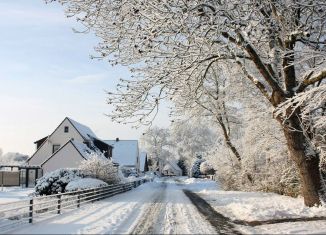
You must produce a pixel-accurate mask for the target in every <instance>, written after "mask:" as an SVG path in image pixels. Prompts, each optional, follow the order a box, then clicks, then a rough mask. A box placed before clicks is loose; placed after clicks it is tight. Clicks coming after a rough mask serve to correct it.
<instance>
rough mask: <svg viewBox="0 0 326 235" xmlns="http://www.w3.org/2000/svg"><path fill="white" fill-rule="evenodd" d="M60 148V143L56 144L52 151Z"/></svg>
mask: <svg viewBox="0 0 326 235" xmlns="http://www.w3.org/2000/svg"><path fill="white" fill-rule="evenodd" d="M59 148H60V144H54V145H53V148H52V153H55V152H56V151H58V150H59Z"/></svg>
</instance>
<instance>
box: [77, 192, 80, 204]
mask: <svg viewBox="0 0 326 235" xmlns="http://www.w3.org/2000/svg"><path fill="white" fill-rule="evenodd" d="M79 207H80V194H79V193H78V195H77V208H79Z"/></svg>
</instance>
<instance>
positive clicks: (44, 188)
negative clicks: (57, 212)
mask: <svg viewBox="0 0 326 235" xmlns="http://www.w3.org/2000/svg"><path fill="white" fill-rule="evenodd" d="M82 177H83V174H81V172H80V171H79V170H78V169H58V170H55V171H52V172H49V173H47V174H45V175H44V176H43V177H41V178H39V179H38V180H37V182H36V185H35V193H36V195H51V194H56V193H63V192H65V188H66V186H67V185H68V183H69V182H71V181H74V180H79V179H81V178H82Z"/></svg>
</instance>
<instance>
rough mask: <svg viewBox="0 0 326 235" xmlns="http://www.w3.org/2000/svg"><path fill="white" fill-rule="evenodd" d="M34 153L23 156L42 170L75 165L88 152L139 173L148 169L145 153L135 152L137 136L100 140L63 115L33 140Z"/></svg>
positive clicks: (31, 164) (87, 128)
mask: <svg viewBox="0 0 326 235" xmlns="http://www.w3.org/2000/svg"><path fill="white" fill-rule="evenodd" d="M34 144H35V145H36V151H35V153H34V154H33V155H32V156H31V157H30V158H29V159H28V160H27V163H28V165H30V166H40V167H41V168H42V170H43V174H44V173H47V172H51V171H54V170H56V169H59V168H76V167H78V166H79V165H80V163H81V162H82V161H83V160H85V159H88V158H89V157H90V156H92V155H93V156H100V155H101V156H104V157H105V158H108V159H112V161H113V162H114V163H115V164H117V165H119V166H120V167H124V168H130V169H135V170H136V171H137V173H141V172H144V171H146V169H148V166H147V154H146V153H141V154H140V152H139V147H138V141H137V140H120V139H119V138H116V139H115V140H102V139H100V138H98V137H97V136H96V135H95V133H94V132H93V131H92V130H91V129H90V128H89V127H87V126H85V125H83V124H81V123H79V122H77V121H74V120H73V119H71V118H69V117H66V118H65V119H64V120H63V121H62V122H61V123H60V124H59V125H58V127H57V128H55V130H54V131H53V132H52V133H51V134H50V135H48V136H46V137H43V138H41V139H39V140H37V141H35V142H34Z"/></svg>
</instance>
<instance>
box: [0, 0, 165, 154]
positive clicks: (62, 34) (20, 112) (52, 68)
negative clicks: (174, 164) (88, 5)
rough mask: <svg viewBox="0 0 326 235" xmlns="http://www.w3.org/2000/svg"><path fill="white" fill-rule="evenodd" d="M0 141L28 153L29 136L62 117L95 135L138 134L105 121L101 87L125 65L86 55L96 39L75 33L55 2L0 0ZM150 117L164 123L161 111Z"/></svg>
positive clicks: (52, 126)
mask: <svg viewBox="0 0 326 235" xmlns="http://www.w3.org/2000/svg"><path fill="white" fill-rule="evenodd" d="M0 17H1V21H0V32H1V37H0V68H1V69H0V108H1V111H0V148H1V149H2V150H3V151H4V152H21V153H25V154H32V153H33V152H34V150H35V146H34V144H33V142H34V141H35V140H38V139H40V138H42V137H44V136H46V135H49V134H51V132H52V131H53V130H54V129H55V128H56V127H57V126H58V125H59V124H60V122H61V121H62V120H63V119H64V117H66V116H68V117H71V118H72V119H74V120H76V121H78V122H81V123H83V124H85V125H87V126H89V127H90V128H91V129H92V130H93V131H94V132H95V133H96V134H97V136H98V137H100V138H103V139H113V138H115V137H120V138H121V139H138V138H139V137H140V135H141V133H142V132H143V131H144V130H143V129H140V130H135V129H131V128H130V126H124V125H118V124H114V123H111V122H110V119H109V118H107V117H106V116H105V115H104V114H105V113H108V112H109V106H108V105H107V104H105V97H106V94H105V92H104V89H106V90H112V89H113V88H114V86H115V84H116V81H117V79H119V78H121V77H123V78H128V77H129V76H130V74H129V72H128V70H127V68H123V67H111V65H109V64H108V63H106V62H105V61H98V60H91V59H90V58H89V55H90V54H94V51H93V47H94V46H95V45H96V43H97V39H96V37H95V36H94V35H92V34H86V35H85V34H76V33H73V31H72V28H73V27H78V25H77V23H76V22H75V21H74V19H67V18H66V17H65V16H64V13H63V8H62V7H61V6H60V5H58V4H57V3H52V4H45V3H44V1H43V0H28V1H26V0H1V1H0ZM156 124H159V125H160V124H161V125H165V126H166V125H167V119H166V118H165V115H161V116H159V119H158V120H157V121H156Z"/></svg>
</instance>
